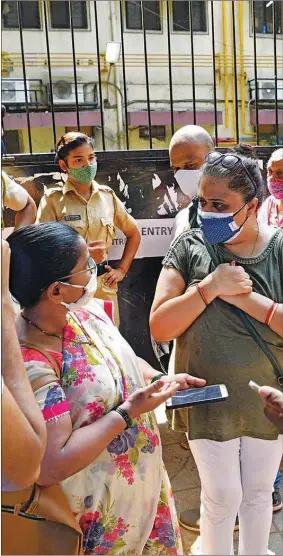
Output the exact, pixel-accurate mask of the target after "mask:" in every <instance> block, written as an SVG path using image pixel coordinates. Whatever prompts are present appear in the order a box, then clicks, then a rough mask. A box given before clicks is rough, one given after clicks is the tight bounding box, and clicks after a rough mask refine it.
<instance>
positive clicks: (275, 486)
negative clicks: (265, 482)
mask: <svg viewBox="0 0 283 556" xmlns="http://www.w3.org/2000/svg"><path fill="white" fill-rule="evenodd" d="M281 477H282V475H281V472H280V471H278V473H277V475H276V479H275V483H274V490H275V489H276V488H279V487H280V482H281Z"/></svg>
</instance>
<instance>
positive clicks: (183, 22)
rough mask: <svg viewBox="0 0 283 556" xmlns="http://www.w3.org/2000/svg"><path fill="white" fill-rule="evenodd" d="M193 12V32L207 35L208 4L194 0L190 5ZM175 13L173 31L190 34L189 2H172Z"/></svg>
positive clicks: (200, 0)
mask: <svg viewBox="0 0 283 556" xmlns="http://www.w3.org/2000/svg"><path fill="white" fill-rule="evenodd" d="M190 6H191V10H192V21H193V32H195V33H206V32H207V22H206V2H205V1H204V0H194V1H193V2H191V3H190ZM172 12H173V31H174V32H175V31H176V32H179V33H184V32H186V33H188V32H189V31H190V12H189V2H188V1H187V2H183V1H182V0H176V1H173V2H172Z"/></svg>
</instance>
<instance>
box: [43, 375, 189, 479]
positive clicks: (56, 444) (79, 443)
mask: <svg viewBox="0 0 283 556" xmlns="http://www.w3.org/2000/svg"><path fill="white" fill-rule="evenodd" d="M178 388H179V385H178V384H176V382H172V383H171V384H164V382H163V381H162V380H157V381H156V382H154V383H153V384H150V385H149V386H146V387H145V388H140V389H139V390H137V391H136V392H134V393H133V394H131V395H130V396H129V398H128V399H127V400H126V401H125V402H124V403H123V404H122V405H121V406H120V407H121V408H123V409H124V410H125V411H127V413H128V414H129V416H130V417H131V418H133V419H134V418H136V417H138V416H139V415H141V413H147V412H148V411H152V410H153V409H155V408H156V407H158V405H160V404H161V403H163V402H164V401H166V400H167V399H168V398H169V397H171V396H172V395H173V394H175V392H176V391H177V390H178ZM124 429H125V421H124V419H123V418H122V417H121V416H120V415H119V414H118V413H116V412H115V411H110V413H108V414H107V415H104V416H103V417H101V419H99V420H98V421H96V422H95V423H92V424H90V425H87V426H85V427H82V428H80V429H77V430H75V431H72V421H71V418H70V415H65V416H62V417H60V419H58V421H57V422H54V421H50V422H49V423H47V433H48V440H47V449H46V453H45V456H44V459H43V462H42V466H41V475H40V479H39V481H38V482H39V483H40V484H43V485H50V484H53V483H57V482H60V481H62V480H64V479H66V478H67V477H70V476H71V475H74V474H75V473H78V471H80V470H81V469H84V468H85V467H86V466H87V465H89V464H90V463H92V462H93V461H94V460H95V459H96V458H97V457H98V456H99V454H100V453H101V452H102V451H103V450H104V449H105V448H106V447H107V446H108V444H109V443H110V442H111V440H113V438H115V437H116V436H117V435H118V434H120V433H121V432H122V431H123V430H124Z"/></svg>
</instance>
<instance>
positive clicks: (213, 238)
mask: <svg viewBox="0 0 283 556" xmlns="http://www.w3.org/2000/svg"><path fill="white" fill-rule="evenodd" d="M246 204H247V203H245V204H244V205H243V206H242V207H241V208H239V210H237V211H236V212H234V213H229V214H227V212H226V213H217V212H204V211H202V210H200V209H198V222H199V224H200V227H201V229H202V231H203V234H204V237H205V239H206V241H207V242H208V243H210V245H214V244H215V243H229V242H230V241H232V240H233V239H235V238H236V237H237V236H238V235H239V234H240V232H241V230H242V228H243V226H244V224H245V222H246V221H247V218H246V220H245V221H244V222H243V224H241V226H238V224H236V222H235V220H234V216H236V214H238V213H239V212H240V211H241V210H242V209H243V208H244V207H245V206H246Z"/></svg>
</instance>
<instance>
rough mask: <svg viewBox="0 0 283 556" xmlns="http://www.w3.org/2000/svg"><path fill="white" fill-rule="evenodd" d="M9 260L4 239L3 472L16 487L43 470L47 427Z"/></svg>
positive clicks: (6, 480)
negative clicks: (25, 352) (21, 334)
mask: <svg viewBox="0 0 283 556" xmlns="http://www.w3.org/2000/svg"><path fill="white" fill-rule="evenodd" d="M9 262H10V249H9V245H8V243H7V242H6V241H2V315H3V318H2V374H3V378H4V383H5V388H4V393H3V400H2V401H3V407H2V454H3V460H2V473H3V480H4V484H5V488H6V489H7V490H13V489H14V490H16V489H20V488H24V487H26V486H28V485H30V484H32V483H33V481H34V479H35V476H36V475H37V474H38V472H39V465H40V462H41V459H42V457H43V454H44V450H45V445H46V427H45V423H44V420H43V417H42V414H41V411H40V409H39V407H38V405H37V402H36V399H35V397H34V394H33V392H32V389H31V386H30V383H29V380H28V378H27V374H26V370H25V367H24V363H23V359H22V354H21V350H20V346H19V342H18V338H17V334H16V328H15V323H14V313H13V309H12V306H11V302H10V296H9V291H8V279H9ZM17 439H18V440H17ZM21 445H23V446H24V449H23V450H21V448H20V446H21ZM19 458H20V460H19ZM19 462H20V463H19Z"/></svg>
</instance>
